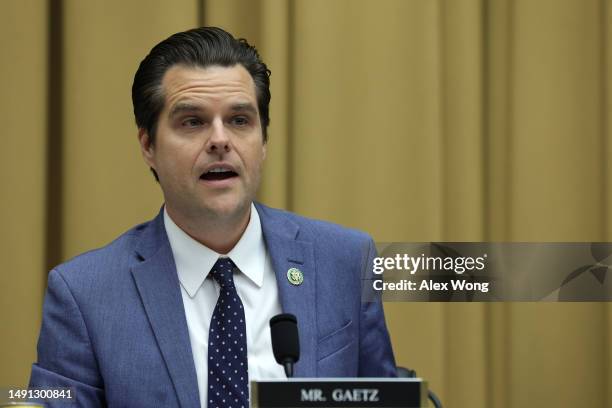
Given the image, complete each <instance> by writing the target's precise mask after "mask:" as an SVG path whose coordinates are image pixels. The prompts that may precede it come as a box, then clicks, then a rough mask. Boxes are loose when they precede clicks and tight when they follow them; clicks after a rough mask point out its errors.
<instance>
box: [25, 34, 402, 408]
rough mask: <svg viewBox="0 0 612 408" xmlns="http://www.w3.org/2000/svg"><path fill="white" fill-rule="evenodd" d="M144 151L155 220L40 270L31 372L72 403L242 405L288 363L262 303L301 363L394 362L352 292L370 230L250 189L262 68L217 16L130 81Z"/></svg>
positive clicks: (258, 161) (254, 179)
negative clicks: (315, 215)
mask: <svg viewBox="0 0 612 408" xmlns="http://www.w3.org/2000/svg"><path fill="white" fill-rule="evenodd" d="M132 98H133V103H134V113H135V116H136V123H137V125H138V140H139V143H140V147H141V151H142V155H143V158H144V161H145V162H146V163H147V165H148V166H149V167H150V168H151V170H152V172H153V174H154V175H155V178H156V179H157V180H158V182H159V184H160V186H161V189H162V191H163V194H164V199H165V204H164V206H163V208H162V210H161V211H160V214H159V215H158V216H157V217H156V218H155V219H154V220H152V221H151V222H148V223H145V224H142V225H139V226H137V227H135V228H134V229H132V230H130V231H128V232H127V233H126V234H124V235H122V236H121V237H119V238H118V239H117V240H115V241H114V242H112V243H111V244H109V245H108V246H106V247H104V248H102V249H98V250H95V251H92V252H88V253H86V254H83V255H81V256H79V257H76V258H75V259H73V260H71V261H69V262H67V263H65V264H63V265H60V266H58V267H56V268H55V269H54V270H53V271H51V273H50V274H49V283H48V289H47V295H46V298H45V304H44V312H43V324H42V328H41V333H40V339H39V344H38V361H37V363H35V364H34V365H33V368H32V377H31V380H30V386H31V387H37V388H50V387H73V388H74V395H75V396H76V399H77V401H78V406H80V407H89V406H104V405H108V406H130V407H140V406H142V407H148V406H163V407H177V406H180V407H191V408H195V407H200V406H201V407H207V406H209V407H212V406H221V407H225V406H228V407H229V406H248V404H249V397H248V394H249V391H248V381H249V379H261V378H282V377H283V376H284V372H283V369H282V367H281V366H280V365H278V364H276V362H275V361H274V357H273V354H272V348H271V341H270V331H269V327H268V322H269V319H270V318H271V317H272V316H274V315H276V314H278V313H282V312H286V313H292V314H294V315H296V316H297V319H298V327H299V339H300V346H301V357H300V360H299V362H298V363H297V364H296V366H295V375H296V376H303V377H315V376H321V377H329V376H351V377H352V376H368V377H376V376H393V375H394V373H395V366H394V360H393V354H392V351H391V346H390V342H389V337H388V334H387V330H386V327H385V322H384V316H383V312H382V307H381V303H380V302H362V300H361V293H362V285H364V284H367V283H364V282H366V281H364V279H367V278H368V274H369V273H370V271H371V263H372V259H373V257H374V256H375V249H374V246H373V243H372V240H371V239H370V238H369V237H368V236H367V235H365V234H363V233H360V232H357V231H353V230H348V229H345V228H342V227H339V226H336V225H332V224H329V223H324V222H321V221H314V220H308V219H305V218H302V217H299V216H296V215H293V214H290V213H287V212H283V211H279V210H274V209H271V208H267V207H265V206H263V205H261V204H258V203H256V204H254V203H253V200H254V198H255V193H256V190H257V187H258V185H259V181H260V173H261V167H262V164H263V161H264V159H265V156H266V146H267V144H266V143H267V127H268V124H269V116H268V105H269V101H270V91H269V71H268V69H267V67H266V65H265V64H264V63H263V62H261V61H260V59H259V56H258V54H257V52H256V50H255V48H253V47H252V46H250V45H249V44H248V43H247V42H246V41H244V40H236V39H234V38H233V37H232V36H231V35H230V34H228V33H227V32H225V31H223V30H221V29H219V28H199V29H194V30H190V31H187V32H183V33H178V34H175V35H173V36H171V37H170V38H168V39H166V40H164V41H162V42H161V43H160V44H158V45H157V46H155V47H154V48H153V49H152V50H151V52H150V54H149V55H148V56H147V57H146V58H145V59H144V60H143V61H142V63H141V64H140V67H139V69H138V71H137V72H136V75H135V78H134V84H133V88H132Z"/></svg>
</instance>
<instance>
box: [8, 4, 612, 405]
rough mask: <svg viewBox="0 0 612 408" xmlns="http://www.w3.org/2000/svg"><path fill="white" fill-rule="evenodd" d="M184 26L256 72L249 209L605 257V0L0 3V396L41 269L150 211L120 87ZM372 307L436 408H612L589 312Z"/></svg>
mask: <svg viewBox="0 0 612 408" xmlns="http://www.w3.org/2000/svg"><path fill="white" fill-rule="evenodd" d="M51 4H55V6H51ZM57 4H62V7H61V9H56V7H57ZM51 7H53V8H51ZM53 12H55V13H57V15H59V16H61V19H57V18H55V19H52V20H51V19H50V18H49V15H50V13H51V14H53ZM201 22H204V23H206V24H212V25H219V26H222V27H225V28H227V29H229V30H230V31H232V32H233V33H235V34H236V35H238V36H244V37H246V38H248V39H249V40H250V41H251V42H252V43H255V44H256V45H257V46H258V48H259V49H260V51H261V53H262V55H263V57H264V59H265V60H266V62H267V63H268V65H269V66H270V68H271V70H272V94H273V98H272V111H271V116H272V125H271V129H270V145H269V155H268V156H269V157H268V162H267V163H266V169H265V176H264V181H263V185H262V188H261V191H260V199H261V200H262V201H263V202H265V203H267V204H270V205H272V206H277V207H282V208H287V209H290V210H292V211H296V212H298V213H301V214H304V215H308V216H313V217H317V218H322V219H326V220H330V221H333V222H337V223H340V224H344V225H347V226H351V227H356V228H360V229H364V230H366V231H368V232H369V233H371V234H372V236H373V237H374V238H375V239H376V240H378V241H394V240H395V241H430V240H447V241H451V240H473V241H479V240H497V241H546V240H550V241H593V240H608V241H611V240H612V214H611V208H612V167H611V166H612V165H611V164H610V160H608V157H611V156H612V132H611V130H612V129H611V125H610V119H609V118H611V117H612V110H611V109H612V108H611V107H610V106H611V105H610V100H612V99H611V95H612V72H611V68H610V67H612V60H611V59H610V58H611V57H610V52H609V50H608V49H609V48H610V44H611V43H612V33H611V32H610V27H611V23H612V5H611V4H610V1H609V0H537V1H533V0H515V1H511V0H491V1H485V0H456V1H451V0H381V1H365V0H361V1H357V0H335V1H324V0H309V1H304V0H293V1H285V0H257V1H253V0H251V1H246V0H231V1H227V0H224V1H222V0H208V1H205V2H198V1H197V0H180V1H173V2H172V3H169V2H165V1H161V0H158V1H150V0H146V1H145V0H134V1H129V2H120V1H119V0H112V1H105V2H99V1H80V0H63V1H62V2H61V3H59V2H48V1H45V0H29V1H23V0H19V1H17V0H5V1H3V2H2V3H0V23H1V24H0V39H1V40H0V41H2V43H1V46H0V49H1V50H2V53H3V58H2V62H1V65H0V66H1V69H2V71H0V72H1V73H2V74H3V75H0V81H2V82H1V83H0V86H1V89H2V90H3V96H4V98H2V99H1V100H0V104H2V105H1V106H0V108H1V109H0V115H2V122H1V123H2V125H1V126H2V138H3V139H4V141H5V143H4V146H9V148H8V149H6V148H5V149H3V150H2V151H0V155H1V157H0V166H2V170H3V171H2V172H1V174H2V177H3V184H2V185H4V186H8V188H6V189H5V192H4V194H3V195H2V196H3V200H2V204H1V205H2V207H1V209H2V211H0V217H2V224H3V225H6V226H8V228H7V229H6V231H9V233H8V234H4V236H3V238H2V240H3V241H2V244H3V245H1V247H2V248H4V251H3V258H4V260H5V262H4V263H5V269H4V270H3V271H2V273H1V274H0V282H1V284H2V286H1V287H2V296H1V297H0V298H1V299H2V301H1V302H2V303H0V316H2V322H3V324H4V325H5V326H6V327H9V328H10V330H8V331H7V333H8V334H6V335H4V336H3V337H2V339H1V340H0V350H1V352H2V355H1V360H0V361H2V368H0V387H1V386H2V385H20V384H23V383H25V382H26V381H27V376H28V372H29V364H30V362H31V361H33V360H34V359H35V350H34V345H35V340H36V333H37V330H38V325H39V321H40V307H41V302H42V291H43V289H44V279H45V274H46V268H47V267H48V266H49V265H48V263H49V262H51V263H52V262H53V261H54V260H55V261H59V260H63V259H67V258H69V257H72V256H74V255H76V254H77V253H80V252H82V251H84V250H87V249H90V248H93V247H96V246H100V245H103V244H104V243H106V242H108V241H109V240H111V239H113V238H114V237H115V236H117V235H118V234H119V233H121V232H122V231H124V230H126V229H128V228H129V227H130V226H131V225H133V224H136V223H138V222H141V221H143V220H145V219H148V218H150V217H151V216H153V215H154V214H155V212H156V211H157V209H158V208H159V206H160V204H161V195H160V193H159V191H158V188H157V186H156V184H155V183H154V182H153V181H152V177H151V176H150V174H149V173H148V171H147V169H146V167H145V166H144V164H142V162H141V159H140V155H139V152H138V146H137V143H136V130H135V126H134V124H133V116H132V113H131V112H132V111H131V109H132V108H131V100H130V87H131V81H132V77H133V74H134V72H135V70H136V67H137V64H138V63H139V61H140V59H142V57H143V56H144V55H145V54H146V52H147V51H148V50H149V49H150V47H151V46H152V45H154V44H155V43H156V42H158V41H159V40H161V39H162V38H165V37H166V36H168V35H169V34H171V33H173V32H176V31H180V30H183V29H187V28H190V27H193V26H195V25H198V24H199V23H201ZM50 24H51V28H53V27H55V31H52V32H55V33H56V34H57V31H58V29H60V30H59V31H61V34H62V35H61V38H59V37H58V38H59V39H56V40H55V42H53V41H48V40H49V38H53V37H49V25H50ZM50 50H51V54H50V55H49V53H50ZM54 58H55V59H54ZM58 59H59V61H58ZM11 61H13V62H11ZM58 67H60V68H61V69H58ZM50 77H52V78H50ZM48 81H52V82H51V86H49V83H48ZM53 81H57V82H53ZM54 84H55V87H54V86H53V85H54ZM48 90H52V92H51V95H50V97H49V98H47V94H48V92H50V91H48ZM49 112H59V113H60V117H59V118H57V117H55V116H53V117H52V118H51V120H50V122H49V123H50V124H48V123H47V116H48V115H49ZM54 152H57V153H54ZM47 168H49V169H55V170H54V172H57V174H49V172H48V171H47ZM4 178H5V179H4ZM50 183H55V184H53V185H56V184H57V185H58V186H59V188H58V189H53V190H52V191H48V190H47V189H46V186H47V185H49V184H50ZM385 307H386V311H387V319H388V323H389V326H390V330H391V333H392V340H393V343H394V347H395V351H396V356H397V360H398V363H399V364H401V365H405V366H409V367H411V368H414V369H416V370H417V371H418V372H419V374H420V375H421V376H423V377H426V378H427V379H428V380H429V381H430V385H431V387H432V388H433V389H435V390H436V391H437V392H438V394H439V395H440V397H441V398H442V399H443V401H444V402H445V405H446V406H449V407H491V406H495V407H502V408H505V407H507V408H515V407H516V408H519V407H525V406H528V405H530V406H531V405H538V406H558V407H575V406H588V407H610V406H612V391H610V390H612V353H611V352H610V339H612V306H610V305H609V304H603V303H602V304H596V303H592V304H569V303H568V304H558V303H551V304H518V303H515V304H511V303H506V304H501V303H500V304H436V303H427V304H425V303H424V304H414V303H411V304H408V303H388V304H386V305H385Z"/></svg>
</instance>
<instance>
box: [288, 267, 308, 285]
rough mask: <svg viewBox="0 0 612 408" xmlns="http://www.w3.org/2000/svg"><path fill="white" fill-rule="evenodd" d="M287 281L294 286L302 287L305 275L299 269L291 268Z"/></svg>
mask: <svg viewBox="0 0 612 408" xmlns="http://www.w3.org/2000/svg"><path fill="white" fill-rule="evenodd" d="M287 280H288V281H289V283H290V284H292V285H295V286H298V285H301V284H302V282H304V274H303V273H302V271H300V270H299V269H298V268H290V269H289V270H288V271H287Z"/></svg>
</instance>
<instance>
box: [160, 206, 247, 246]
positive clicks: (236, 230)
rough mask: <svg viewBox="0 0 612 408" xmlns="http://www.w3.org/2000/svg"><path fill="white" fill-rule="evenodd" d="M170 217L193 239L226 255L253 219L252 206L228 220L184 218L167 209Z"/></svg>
mask: <svg viewBox="0 0 612 408" xmlns="http://www.w3.org/2000/svg"><path fill="white" fill-rule="evenodd" d="M166 211H168V215H169V216H170V218H171V219H172V221H174V223H175V224H176V225H177V226H178V227H179V228H180V229H182V230H183V231H184V232H185V233H186V234H187V235H189V236H190V237H191V238H193V239H195V240H196V241H198V242H199V243H200V244H202V245H204V246H206V247H208V248H210V249H212V250H213V251H215V252H217V253H219V254H222V255H225V254H227V253H228V252H229V251H231V250H232V248H234V247H235V246H236V244H237V243H238V241H239V240H240V238H241V237H242V234H243V233H244V231H245V230H246V227H247V225H248V224H249V220H250V219H251V206H250V205H249V206H248V207H247V209H246V211H244V212H243V213H242V214H240V215H238V216H236V217H231V218H227V219H221V218H218V217H216V218H211V217H203V216H201V217H195V220H194V219H191V218H189V217H182V216H181V215H180V213H177V212H174V211H173V210H172V209H171V208H170V207H166Z"/></svg>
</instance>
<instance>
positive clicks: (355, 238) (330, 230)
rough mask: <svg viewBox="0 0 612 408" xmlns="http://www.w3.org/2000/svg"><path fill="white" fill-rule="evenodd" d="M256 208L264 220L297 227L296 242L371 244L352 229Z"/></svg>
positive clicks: (362, 233)
mask: <svg viewBox="0 0 612 408" xmlns="http://www.w3.org/2000/svg"><path fill="white" fill-rule="evenodd" d="M257 208H258V210H260V212H263V213H264V217H266V218H272V219H277V220H284V221H285V222H289V223H293V224H295V225H296V226H297V227H299V232H298V236H297V237H296V239H298V240H300V239H304V240H312V241H314V242H322V243H323V244H325V243H329V242H330V241H331V242H335V243H336V244H338V245H344V246H345V245H350V244H355V245H364V244H366V245H369V244H370V242H372V238H371V237H370V235H369V234H367V233H365V232H363V231H360V230H357V229H354V228H349V227H345V226H342V225H339V224H335V223H333V222H329V221H323V220H318V219H314V218H309V217H305V216H302V215H298V214H295V213H292V212H289V211H285V210H280V209H276V208H271V207H266V206H264V205H261V204H258V206H257Z"/></svg>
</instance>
